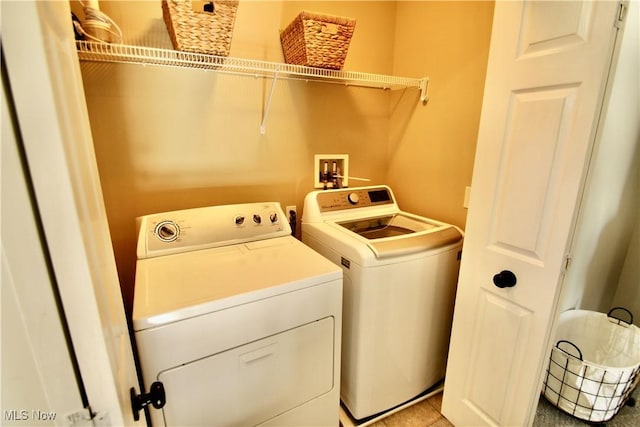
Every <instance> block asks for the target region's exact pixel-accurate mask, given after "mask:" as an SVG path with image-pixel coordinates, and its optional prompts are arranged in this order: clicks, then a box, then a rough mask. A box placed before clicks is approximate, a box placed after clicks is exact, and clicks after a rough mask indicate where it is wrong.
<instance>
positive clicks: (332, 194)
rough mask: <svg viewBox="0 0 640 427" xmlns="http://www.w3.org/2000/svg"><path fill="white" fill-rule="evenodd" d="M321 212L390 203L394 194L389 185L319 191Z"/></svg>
mask: <svg viewBox="0 0 640 427" xmlns="http://www.w3.org/2000/svg"><path fill="white" fill-rule="evenodd" d="M317 201H318V207H319V208H320V212H330V211H338V210H344V209H354V208H363V207H369V206H379V205H390V204H393V203H394V200H393V195H392V194H391V192H390V191H389V189H388V188H387V187H367V188H351V189H350V188H345V189H343V190H328V191H319V192H318V193H317Z"/></svg>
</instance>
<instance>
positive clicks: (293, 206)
mask: <svg viewBox="0 0 640 427" xmlns="http://www.w3.org/2000/svg"><path fill="white" fill-rule="evenodd" d="M292 211H293V213H294V214H295V216H296V219H297V218H298V209H297V208H296V206H295V205H291V206H287V207H286V208H285V210H284V213H285V215H287V219H288V220H289V223H291V220H292V218H291V216H292V215H291V212H292Z"/></svg>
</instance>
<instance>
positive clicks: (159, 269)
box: [133, 236, 342, 331]
mask: <svg viewBox="0 0 640 427" xmlns="http://www.w3.org/2000/svg"><path fill="white" fill-rule="evenodd" d="M341 278H342V270H341V269H340V268H339V267H338V266H336V265H335V264H333V263H332V262H330V261H329V260H327V259H326V258H324V257H322V256H321V255H319V254H318V253H316V252H315V251H313V249H311V248H309V247H307V246H306V245H304V244H303V243H302V242H300V241H298V240H296V239H295V238H293V237H291V236H286V237H279V238H274V239H267V240H260V241H256V242H250V243H245V244H238V245H232V246H226V247H220V248H211V249H203V250H199V251H192V252H185V253H179V254H173V255H166V256H161V257H155V258H147V259H141V260H138V262H137V265H136V285H135V295H134V305H133V327H134V330H136V331H139V330H142V329H147V328H151V327H156V326H159V325H163V324H166V323H170V322H175V321H178V320H182V319H186V318H189V317H193V316H198V315H202V314H206V313H209V312H212V311H217V310H222V309H225V308H229V307H233V306H236V305H240V304H246V303H249V302H251V301H256V300H259V299H263V298H269V297H272V296H275V295H278V294H282V293H285V292H292V291H295V290H298V289H302V288H306V287H309V286H314V285H318V284H321V283H326V282H329V281H333V280H336V279H341Z"/></svg>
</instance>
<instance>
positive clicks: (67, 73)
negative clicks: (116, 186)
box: [2, 1, 139, 425]
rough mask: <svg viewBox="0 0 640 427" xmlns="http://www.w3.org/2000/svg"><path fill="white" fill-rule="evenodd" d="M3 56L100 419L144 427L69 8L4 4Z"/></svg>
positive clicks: (65, 303) (64, 296)
mask: <svg viewBox="0 0 640 427" xmlns="http://www.w3.org/2000/svg"><path fill="white" fill-rule="evenodd" d="M2 14H3V17H2V18H3V19H2V25H3V26H2V49H3V52H4V57H5V63H4V64H3V66H5V67H6V71H7V74H8V77H9V82H10V86H11V92H12V96H13V99H14V103H15V109H16V115H17V119H18V125H19V127H20V130H19V132H20V134H21V135H22V141H23V145H24V152H25V155H26V160H27V163H28V168H29V172H30V178H31V180H32V182H33V187H34V193H35V199H36V203H37V205H38V214H39V216H40V219H41V222H42V225H43V231H44V235H45V239H46V245H47V248H48V251H49V253H50V256H51V263H52V266H53V271H54V274H55V278H56V282H57V284H58V289H59V293H60V297H61V301H62V306H63V309H64V313H65V315H66V317H67V319H68V325H69V331H70V335H71V340H72V342H73V346H74V349H75V354H76V357H77V360H78V365H79V371H80V375H81V378H82V382H83V384H84V388H85V390H86V392H87V396H88V400H89V404H90V405H91V408H92V415H93V416H94V418H95V420H94V421H96V422H99V423H100V424H101V425H136V424H137V423H136V422H135V421H134V419H133V416H132V410H131V403H130V401H129V388H130V387H136V386H137V385H138V382H139V381H138V377H137V374H136V369H135V364H134V358H133V351H132V346H131V341H130V335H129V329H128V325H127V321H126V317H125V312H124V305H123V302H122V295H121V291H120V284H119V281H118V276H117V271H116V265H115V259H114V255H113V248H112V245H111V237H110V234H109V228H108V223H107V217H106V211H105V207H104V201H103V197H102V190H101V187H100V180H99V175H98V169H97V164H96V158H95V153H94V150H93V140H92V136H91V131H90V127H89V116H88V112H87V107H86V101H85V97H84V89H83V87H82V77H81V74H80V65H79V62H78V56H77V53H76V47H75V40H74V34H73V31H72V26H71V20H70V16H71V11H70V6H69V3H68V2H42V1H20V2H4V3H3V4H2Z"/></svg>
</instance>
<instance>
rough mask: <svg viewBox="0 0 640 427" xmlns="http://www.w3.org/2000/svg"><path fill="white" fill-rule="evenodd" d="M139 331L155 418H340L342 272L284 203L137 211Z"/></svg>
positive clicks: (327, 421)
mask: <svg viewBox="0 0 640 427" xmlns="http://www.w3.org/2000/svg"><path fill="white" fill-rule="evenodd" d="M138 226H139V238H138V250H137V253H138V261H137V266H136V283H135V295H134V308H133V328H134V331H135V339H136V343H137V348H138V353H139V360H140V365H141V370H142V374H143V380H144V382H145V386H146V387H147V388H148V387H149V386H150V385H151V384H152V383H153V382H156V381H159V382H161V383H162V384H163V385H164V389H165V393H166V404H165V406H164V407H163V408H162V409H161V410H156V409H150V413H151V419H152V423H153V425H154V426H165V425H166V426H242V427H246V426H254V425H265V426H266V425H278V426H286V425H288V426H303V425H318V426H337V425H338V413H339V375H340V332H341V314H342V306H341V302H342V272H341V270H340V268H338V267H336V266H335V265H334V264H333V263H331V262H329V261H327V260H326V259H325V258H323V257H322V256H320V255H318V254H317V253H316V252H314V251H313V250H312V249H310V248H308V247H307V246H305V245H304V244H302V243H301V242H300V241H298V240H296V239H295V238H294V237H292V236H291V235H290V233H291V229H290V227H289V224H288V222H287V221H286V220H285V216H284V214H283V212H282V209H281V207H280V205H279V204H278V203H250V204H241V205H229V206H215V207H208V208H198V209H190V210H183V211H176V212H168V213H161V214H155V215H148V216H144V217H141V218H138Z"/></svg>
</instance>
